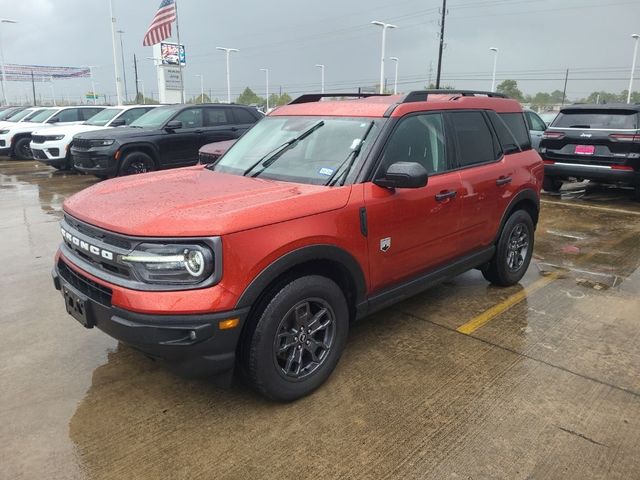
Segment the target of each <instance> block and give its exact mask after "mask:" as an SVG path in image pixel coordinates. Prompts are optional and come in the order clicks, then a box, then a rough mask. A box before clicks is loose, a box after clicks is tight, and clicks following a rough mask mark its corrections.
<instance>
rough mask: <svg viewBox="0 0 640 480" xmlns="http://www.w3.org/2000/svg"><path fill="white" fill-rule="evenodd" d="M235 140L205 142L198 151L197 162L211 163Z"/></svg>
mask: <svg viewBox="0 0 640 480" xmlns="http://www.w3.org/2000/svg"><path fill="white" fill-rule="evenodd" d="M236 142H237V140H225V141H223V142H214V143H207V144H206V145H203V146H202V147H200V150H199V151H198V163H213V162H215V161H216V160H218V159H219V158H220V157H221V156H222V155H224V154H225V153H226V152H227V150H229V149H230V148H231V145H233V144H234V143H236Z"/></svg>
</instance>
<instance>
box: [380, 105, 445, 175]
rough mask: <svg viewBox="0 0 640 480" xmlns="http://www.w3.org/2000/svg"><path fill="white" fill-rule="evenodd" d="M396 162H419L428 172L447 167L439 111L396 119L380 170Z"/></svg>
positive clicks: (439, 170) (432, 172)
mask: <svg viewBox="0 0 640 480" xmlns="http://www.w3.org/2000/svg"><path fill="white" fill-rule="evenodd" d="M396 162H416V163H419V164H421V165H422V166H423V167H424V168H425V169H426V170H427V172H429V174H430V175H431V174H434V173H440V172H444V171H445V170H447V169H448V167H447V159H446V150H445V136H444V121H443V118H442V115H441V114H439V113H429V114H424V115H412V116H410V117H407V118H405V119H403V120H401V121H400V124H399V125H398V126H397V127H396V129H395V130H394V132H393V133H392V134H391V139H390V140H389V143H388V144H387V148H386V149H385V152H384V156H383V158H382V166H381V171H382V172H386V170H387V168H389V165H391V164H392V163H396Z"/></svg>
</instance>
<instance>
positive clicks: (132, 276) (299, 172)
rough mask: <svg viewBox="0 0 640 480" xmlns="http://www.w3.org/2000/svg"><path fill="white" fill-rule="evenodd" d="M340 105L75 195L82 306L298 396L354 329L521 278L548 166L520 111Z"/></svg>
mask: <svg viewBox="0 0 640 480" xmlns="http://www.w3.org/2000/svg"><path fill="white" fill-rule="evenodd" d="M327 96H328V95H327ZM331 96H332V97H347V95H346V94H331ZM351 96H353V95H351ZM323 97H325V96H323V95H304V96H302V97H300V98H298V99H297V100H294V101H293V102H292V103H291V104H289V105H287V106H284V107H281V108H278V109H277V110H275V111H274V112H272V113H271V114H270V115H269V116H268V117H266V118H264V119H263V120H261V121H260V122H258V123H257V124H256V125H255V126H254V127H253V128H252V129H251V130H250V131H249V132H247V133H246V134H245V135H244V136H243V137H242V138H241V139H240V140H238V142H237V143H235V144H234V145H233V146H232V147H231V148H230V149H229V150H228V151H227V152H226V153H225V154H224V155H223V156H222V157H221V158H219V159H218V160H217V161H216V162H215V163H213V164H211V165H198V166H194V167H188V168H183V169H178V170H173V171H167V172H154V173H149V174H144V175H136V176H131V177H127V178H121V179H115V180H110V181H106V182H103V183H100V184H97V185H95V186H93V187H91V188H88V189H86V190H83V191H82V192H80V193H78V194H76V195H74V196H73V197H71V198H70V199H68V200H67V201H66V202H65V204H64V219H63V220H62V223H61V233H62V238H63V240H64V241H63V243H62V244H61V246H60V250H59V251H58V253H57V255H56V263H55V268H54V272H53V277H54V283H55V286H56V288H57V289H59V290H61V291H62V294H63V296H64V299H65V305H66V309H67V311H68V312H69V313H70V314H71V315H72V316H73V317H75V318H76V319H77V320H79V321H80V323H81V324H83V325H84V326H85V327H87V328H91V327H94V326H96V327H98V328H99V329H100V330H102V331H104V332H106V333H107V334H109V335H111V336H112V337H114V338H116V339H118V340H120V341H122V342H124V343H126V344H129V345H131V346H133V347H135V348H137V349H138V350H140V351H142V352H144V353H145V354H147V355H148V356H150V357H153V358H157V359H162V360H165V361H167V362H168V363H169V365H171V366H173V367H174V368H175V369H177V370H178V371H181V372H183V373H187V374H191V375H209V374H213V373H222V372H229V371H231V370H232V369H233V367H234V366H235V365H236V364H238V365H239V366H240V367H241V370H242V371H243V372H244V374H245V376H246V378H247V379H248V380H249V382H250V383H251V384H252V385H253V386H255V387H256V388H257V389H258V390H259V391H260V392H262V393H263V394H265V395H267V396H269V397H271V398H273V399H278V400H293V399H296V398H299V397H301V396H303V395H306V394H308V393H310V392H311V391H313V390H314V389H315V388H317V387H318V386H319V385H321V384H322V383H323V382H324V381H325V380H326V379H327V377H328V376H329V375H330V373H331V371H332V370H333V369H334V367H335V366H336V364H337V362H338V359H339V358H340V355H341V354H342V351H343V349H344V346H345V343H346V339H347V333H348V329H349V325H350V324H351V322H353V321H355V320H357V319H360V318H362V317H364V316H365V315H367V314H370V313H371V312H374V311H376V310H380V309H381V308H384V307H386V306H388V305H391V304H392V303H394V302H397V301H400V300H402V299H404V298H406V297H408V296H410V295H413V294H415V293H416V292H419V291H421V290H423V289H426V288H428V287H429V286H431V285H433V284H435V283H436V282H440V281H442V280H445V279H447V278H450V277H452V276H455V275H458V274H460V273H462V272H464V271H466V270H469V269H472V268H478V269H481V270H482V273H483V274H484V276H485V278H486V279H487V280H489V281H490V282H492V283H494V284H496V285H512V284H514V283H516V282H518V281H519V280H520V279H521V278H522V276H523V275H524V273H525V270H526V269H527V266H528V264H529V261H530V259H531V254H532V250H533V239H534V230H535V226H536V223H537V220H538V210H539V194H540V188H541V183H542V178H543V163H542V161H541V159H540V157H539V156H538V154H537V153H536V152H535V151H534V150H532V149H531V145H530V139H529V133H528V129H527V126H526V122H525V118H524V115H523V111H522V108H521V107H520V105H519V104H518V102H516V101H514V100H510V99H507V98H502V96H500V95H498V94H494V93H484V92H471V91H441V90H438V91H419V92H413V93H409V94H408V95H406V96H368V97H364V98H358V99H355V100H344V99H342V100H333V101H332V100H329V101H326V100H325V99H324V98H323ZM361 97H362V96H361Z"/></svg>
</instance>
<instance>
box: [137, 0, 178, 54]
mask: <svg viewBox="0 0 640 480" xmlns="http://www.w3.org/2000/svg"><path fill="white" fill-rule="evenodd" d="M175 20H176V4H175V1H174V0H162V2H160V7H159V8H158V11H157V12H156V16H155V17H153V22H151V25H150V26H149V28H148V29H147V33H145V35H144V40H143V42H142V45H144V46H146V47H148V46H151V45H155V44H156V43H160V42H161V41H162V40H164V39H165V38H168V37H170V36H171V23H172V22H175Z"/></svg>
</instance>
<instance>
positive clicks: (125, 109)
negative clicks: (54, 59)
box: [30, 105, 157, 170]
mask: <svg viewBox="0 0 640 480" xmlns="http://www.w3.org/2000/svg"><path fill="white" fill-rule="evenodd" d="M156 106H157V105H130V106H121V107H112V108H105V109H104V110H102V111H101V112H99V113H97V114H96V115H94V116H93V117H91V118H90V119H89V120H87V121H86V122H84V123H81V124H74V125H65V126H64V127H53V128H46V129H44V130H40V129H38V130H36V131H34V132H33V133H32V134H31V144H30V146H31V152H32V154H33V158H35V159H36V160H38V161H40V162H42V163H46V164H47V165H51V166H52V167H54V168H57V169H58V170H68V169H69V168H71V166H72V165H71V162H70V160H69V155H68V154H69V148H70V147H71V142H72V141H73V136H74V135H76V134H77V133H83V132H90V131H92V130H102V129H105V128H110V127H120V126H124V125H129V124H130V123H131V122H133V121H134V120H136V119H138V118H139V117H141V116H142V115H144V114H145V113H147V112H148V111H149V110H151V109H152V108H154V107H156Z"/></svg>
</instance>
